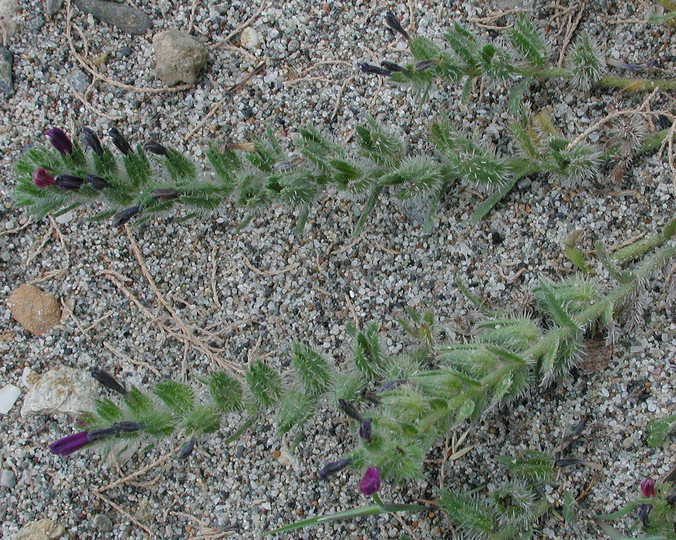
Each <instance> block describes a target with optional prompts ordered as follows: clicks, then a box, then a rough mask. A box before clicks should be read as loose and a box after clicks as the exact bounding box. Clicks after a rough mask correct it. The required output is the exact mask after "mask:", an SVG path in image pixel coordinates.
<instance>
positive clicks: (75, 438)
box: [49, 431, 91, 456]
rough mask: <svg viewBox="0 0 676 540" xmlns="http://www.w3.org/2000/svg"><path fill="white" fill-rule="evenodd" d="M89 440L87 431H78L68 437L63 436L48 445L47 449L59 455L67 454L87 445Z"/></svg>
mask: <svg viewBox="0 0 676 540" xmlns="http://www.w3.org/2000/svg"><path fill="white" fill-rule="evenodd" d="M90 442H91V441H90V440H89V431H80V432H79V433H74V434H73V435H68V437H63V438H61V439H59V440H58V441H56V442H53V443H52V444H50V445H49V451H50V452H51V453H52V454H57V455H59V456H68V455H70V454H72V453H73V452H77V451H78V450H80V449H81V448H84V447H85V446H87V445H88V444H89V443H90Z"/></svg>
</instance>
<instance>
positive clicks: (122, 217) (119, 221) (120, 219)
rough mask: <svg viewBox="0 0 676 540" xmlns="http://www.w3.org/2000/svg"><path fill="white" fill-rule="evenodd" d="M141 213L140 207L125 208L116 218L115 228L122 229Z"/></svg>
mask: <svg viewBox="0 0 676 540" xmlns="http://www.w3.org/2000/svg"><path fill="white" fill-rule="evenodd" d="M140 211H141V207H140V206H130V207H129V208H125V209H124V210H122V212H119V213H118V214H117V215H116V216H115V220H114V221H113V227H116V228H117V227H122V225H124V224H125V223H127V221H129V220H130V219H131V218H133V217H134V216H135V215H136V214H138V213H139V212H140Z"/></svg>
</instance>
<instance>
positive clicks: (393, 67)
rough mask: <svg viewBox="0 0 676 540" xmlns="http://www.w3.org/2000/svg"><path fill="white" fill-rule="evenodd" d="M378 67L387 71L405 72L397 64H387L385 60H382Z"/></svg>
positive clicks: (404, 69)
mask: <svg viewBox="0 0 676 540" xmlns="http://www.w3.org/2000/svg"><path fill="white" fill-rule="evenodd" d="M380 65H381V66H383V67H384V68H385V69H387V70H388V71H393V72H394V71H399V72H401V71H406V68H404V67H401V66H400V65H399V64H395V63H394V62H388V61H387V60H383V61H382V62H380Z"/></svg>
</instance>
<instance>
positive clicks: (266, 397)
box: [245, 360, 282, 407]
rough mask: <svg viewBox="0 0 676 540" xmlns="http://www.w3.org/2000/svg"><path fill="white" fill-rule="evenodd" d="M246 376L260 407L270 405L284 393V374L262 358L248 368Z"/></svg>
mask: <svg viewBox="0 0 676 540" xmlns="http://www.w3.org/2000/svg"><path fill="white" fill-rule="evenodd" d="M245 377H246V382H247V384H248V385H249V389H250V390H251V393H252V394H253V397H254V400H255V402H256V405H257V406H259V407H270V406H271V405H273V404H274V403H276V402H277V400H279V397H280V396H281V395H282V376H281V375H280V374H279V373H278V372H277V371H275V370H274V369H272V368H271V367H269V366H267V365H266V364H264V363H263V362H262V361H261V360H257V361H256V362H255V363H253V364H252V365H251V367H249V369H247V371H246V373H245Z"/></svg>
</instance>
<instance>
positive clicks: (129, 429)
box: [113, 422, 148, 433]
mask: <svg viewBox="0 0 676 540" xmlns="http://www.w3.org/2000/svg"><path fill="white" fill-rule="evenodd" d="M147 427H148V426H146V425H145V424H141V423H140V422H115V423H114V424H113V428H115V429H116V430H117V432H118V433H134V432H136V431H142V430H144V429H146V428H147Z"/></svg>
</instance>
